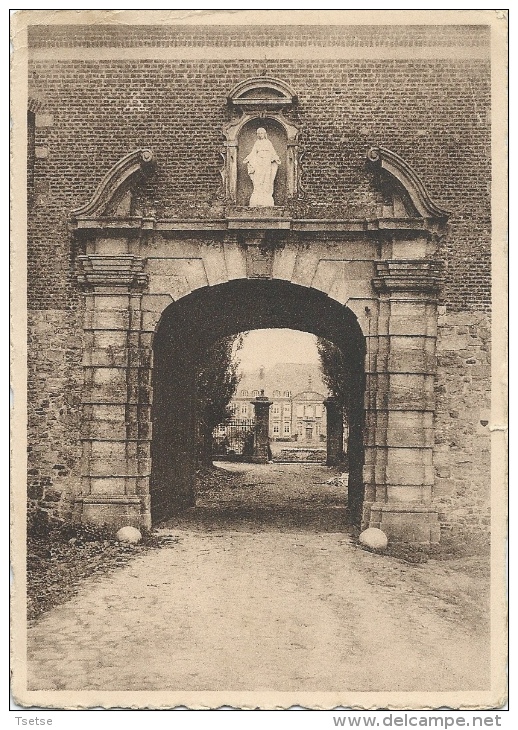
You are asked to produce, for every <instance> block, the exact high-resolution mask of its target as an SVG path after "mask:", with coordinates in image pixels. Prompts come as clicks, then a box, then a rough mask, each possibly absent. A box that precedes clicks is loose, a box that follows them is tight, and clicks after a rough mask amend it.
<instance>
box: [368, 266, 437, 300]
mask: <svg viewBox="0 0 518 730" xmlns="http://www.w3.org/2000/svg"><path fill="white" fill-rule="evenodd" d="M375 264H376V276H375V277H374V279H373V280H372V283H373V286H374V288H375V289H376V291H378V292H380V293H381V292H398V291H400V292H401V291H408V292H412V291H414V292H429V293H433V294H436V293H437V292H438V291H439V288H440V284H441V272H442V262H441V261H435V260H430V259H391V260H387V261H376V262H375Z"/></svg>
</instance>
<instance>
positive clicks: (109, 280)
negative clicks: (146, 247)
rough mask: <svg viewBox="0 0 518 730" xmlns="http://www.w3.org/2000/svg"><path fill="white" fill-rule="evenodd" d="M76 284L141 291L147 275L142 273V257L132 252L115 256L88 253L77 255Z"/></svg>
mask: <svg viewBox="0 0 518 730" xmlns="http://www.w3.org/2000/svg"><path fill="white" fill-rule="evenodd" d="M77 263H78V266H79V269H80V271H79V273H78V276H77V282H78V284H79V285H80V286H81V287H82V288H84V289H86V290H89V289H90V290H92V289H96V288H97V287H101V288H109V289H117V290H120V289H124V290H126V291H127V290H129V291H142V290H143V289H144V288H145V287H146V286H147V283H148V275H147V274H146V273H144V259H142V258H141V257H140V256H133V255H132V254H119V255H117V256H99V255H97V254H89V255H87V256H78V257H77Z"/></svg>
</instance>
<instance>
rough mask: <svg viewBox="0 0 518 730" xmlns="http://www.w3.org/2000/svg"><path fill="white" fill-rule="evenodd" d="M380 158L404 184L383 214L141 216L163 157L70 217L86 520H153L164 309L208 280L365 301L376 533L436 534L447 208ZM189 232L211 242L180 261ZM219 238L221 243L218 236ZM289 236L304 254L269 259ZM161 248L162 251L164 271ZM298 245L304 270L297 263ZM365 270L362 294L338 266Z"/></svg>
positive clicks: (424, 539) (127, 170)
mask: <svg viewBox="0 0 518 730" xmlns="http://www.w3.org/2000/svg"><path fill="white" fill-rule="evenodd" d="M367 157H368V160H369V162H370V164H372V165H375V166H376V167H377V168H378V169H379V172H380V177H384V178H386V179H388V180H389V181H393V183H394V186H393V189H394V199H393V204H392V206H390V205H389V206H387V207H386V208H384V210H383V212H382V214H381V215H380V217H379V218H376V219H371V220H361V221H359V220H339V221H337V220H333V221H327V220H320V221H314V220H311V221H309V220H301V219H297V220H295V219H293V220H292V219H290V218H287V217H285V216H284V215H280V216H279V215H276V216H273V215H265V212H262V213H259V214H254V213H253V211H244V212H243V211H242V212H241V214H240V215H239V216H236V215H229V216H228V217H227V218H225V219H218V220H179V219H175V220H174V221H171V220H168V221H165V220H156V219H153V218H143V217H131V216H129V215H128V211H129V210H131V205H130V204H129V202H130V200H129V198H130V197H131V195H132V190H133V189H134V187H135V185H137V184H138V181H139V178H141V177H142V176H144V175H145V174H146V171H147V170H148V169H149V168H150V166H151V165H152V164H153V155H152V153H151V152H150V151H149V150H136V151H135V152H132V153H130V154H129V155H127V156H126V157H125V158H123V159H122V160H121V161H119V163H117V165H116V166H114V168H112V170H111V171H110V172H109V173H108V174H107V175H106V177H105V178H104V179H103V181H102V182H101V184H100V186H99V188H98V189H97V191H96V192H95V193H94V195H93V197H92V199H91V200H90V201H89V203H88V204H86V205H85V206H83V207H82V208H80V209H77V210H76V211H74V212H73V213H72V215H71V219H70V225H71V230H72V232H73V235H74V236H75V237H76V240H77V241H78V242H80V244H81V249H82V251H83V253H82V254H81V255H80V256H78V257H77V262H76V263H77V269H78V285H79V286H80V287H81V288H82V290H83V291H84V296H85V299H86V315H85V322H84V330H85V351H84V360H83V362H84V372H85V376H84V383H85V388H84V394H83V418H82V427H83V476H82V493H81V495H80V496H79V497H78V498H77V500H76V504H75V514H76V519H77V520H81V521H86V522H92V523H97V524H102V523H108V524H112V525H114V526H121V525H125V524H131V525H135V526H141V527H149V526H150V524H151V511H150V494H149V479H150V472H151V457H150V454H151V450H150V445H151V438H152V433H151V406H152V392H151V373H152V342H153V335H154V332H155V329H156V326H157V324H158V321H159V319H160V316H161V313H162V312H163V310H164V309H165V307H166V306H167V305H168V304H169V303H170V302H172V301H174V300H175V299H177V298H179V297H181V296H183V295H185V294H188V293H189V292H190V291H193V290H194V289H196V288H199V287H203V286H207V285H209V286H210V285H217V284H219V283H223V282H224V281H229V280H230V279H246V278H254V277H261V278H262V277H264V278H272V279H275V278H277V277H278V278H283V279H284V280H290V281H292V282H293V283H297V284H298V285H304V286H308V287H314V288H318V289H319V290H321V291H323V292H325V293H327V294H328V296H330V297H333V298H335V299H337V300H338V301H339V302H340V304H343V305H347V306H349V307H350V308H352V309H353V311H354V313H355V314H356V316H357V318H358V321H359V323H360V326H361V328H362V331H363V334H364V336H365V338H366V342H367V354H366V360H365V377H366V390H365V408H364V427H363V443H364V450H365V462H364V471H363V481H364V486H365V496H364V502H363V513H362V526H363V527H366V526H374V527H380V528H381V529H383V530H384V531H385V532H387V534H388V535H389V538H390V539H393V540H404V541H409V542H415V543H423V544H426V543H430V542H437V541H438V539H439V522H438V519H437V512H436V510H435V509H434V506H433V485H434V473H433V463H432V451H433V434H434V412H435V402H434V379H435V373H436V337H437V293H438V290H439V285H440V279H441V263H440V261H438V260H437V259H436V257H435V256H436V251H437V248H438V240H439V236H440V235H441V231H442V229H443V227H444V225H445V223H446V219H447V214H446V213H445V211H442V210H441V209H439V208H438V207H437V206H436V205H435V204H434V203H432V201H430V199H429V197H428V195H427V193H426V189H425V188H424V185H423V184H422V182H421V181H420V180H419V178H418V177H417V175H415V173H414V172H413V170H411V168H409V166H408V165H407V164H406V163H405V162H404V161H402V160H401V158H399V157H398V156H397V155H395V154H394V153H393V152H391V151H389V150H386V149H384V148H382V147H376V148H371V149H370V150H369V152H368V156H367ZM186 232H189V234H190V236H192V238H193V239H196V238H197V237H198V238H199V241H200V243H199V247H198V249H197V250H198V251H199V254H197V257H196V256H194V257H193V255H191V256H190V258H189V259H182V255H183V254H182V253H181V248H180V244H179V243H178V244H177V243H176V239H175V236H176V235H178V234H181V236H185V234H186ZM214 232H217V237H218V239H217V240H219V241H223V244H217V245H215V244H214V240H215V239H214ZM308 233H311V234H312V235H314V237H315V243H314V245H313V244H311V245H304V246H303V247H299V249H297V243H296V242H297V237H298V236H299V235H300V234H302V235H305V240H306V241H307V240H308V238H307V234H308ZM280 235H281V236H288V237H291V238H289V239H286V240H291V241H295V243H294V244H293V246H292V248H291V249H290V245H292V244H289V243H288V244H286V245H285V246H284V247H282V246H281V247H276V246H275V245H272V246H270V247H267V253H266V254H264V255H265V256H266V259H265V260H264V261H263V260H262V259H261V258H260V257H259V258H258V246H259V247H260V245H261V241H263V240H264V238H265V237H266V238H267V239H269V238H271V240H273V241H275V240H276V238H277V237H279V236H280ZM333 236H335V238H336V236H346V238H347V236H354V238H355V240H356V241H357V243H355V244H354V246H355V247H356V248H355V249H354V250H358V246H364V251H363V249H362V251H361V252H360V253H358V254H352V253H347V251H346V249H347V247H348V245H349V244H346V243H344V247H343V248H344V250H343V254H342V257H343V258H342V259H337V255H336V247H335V248H333V249H332V250H331V248H329V247H328V244H327V243H326V241H327V240H328V239H329V238H332V237H333ZM346 238H344V241H345V240H346ZM178 240H180V239H178ZM236 240H238V241H239V243H237V244H235V243H232V241H234V242H235V241H236ZM161 241H163V242H164V243H163V245H162V244H161V243H160V242H161ZM204 241H205V242H206V243H204ZM225 241H226V243H225ZM151 242H153V246H154V247H155V249H156V248H157V247H160V246H162V248H161V249H160V251H161V252H162V253H160V256H158V257H156V256H155V258H154V263H153V267H152V266H151V258H152V257H151V258H150V255H149V247H150V245H151ZM225 246H226V248H225ZM218 247H219V248H218ZM250 247H251V250H248V249H249V248H250ZM326 247H327V248H326ZM349 248H351V251H352V249H353V247H352V246H349ZM328 249H329V250H328ZM222 250H224V251H225V254H224V255H223V254H222V253H221V251H222ZM293 251H295V253H294V254H293V255H294V256H295V257H297V256H298V258H297V262H298V263H297V266H294V264H293V263H292V264H290V263H289V262H290V260H292V259H290V257H292V252H293ZM296 251H298V253H297V252H296ZM367 252H370V253H369V254H368V255H369V256H370V257H371V258H372V260H371V261H365V257H366V256H367ZM262 255H263V254H261V256H262ZM355 257H356V259H357V260H356V261H355V260H354V259H355ZM292 258H293V257H292ZM294 260H295V259H293V261H294ZM290 266H291V268H290ZM359 266H361V267H363V268H361V270H362V271H364V272H365V275H364V278H363V279H362V280H358V281H356V282H355V286H357V287H358V289H357V291H358V292H359V294H358V296H356V297H354V296H352V297H351V296H348V295H346V294H344V293H343V287H342V288H341V284H340V280H339V276H338V274H337V272H338V271H339V270H340V271H346V272H347V271H348V267H353V268H354V267H356V268H357V269H358V267H359ZM171 267H173V268H171ZM174 267H176V268H174ZM172 270H174V271H175V272H177V273H174V274H171V271H172ZM290 271H291V273H289V272H290ZM196 272H198V273H196ZM308 272H309V273H308ZM310 272H313V273H310ZM319 272H320V273H319ZM356 278H358V277H356ZM150 302H152V304H150Z"/></svg>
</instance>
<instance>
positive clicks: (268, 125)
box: [236, 117, 288, 206]
mask: <svg viewBox="0 0 518 730" xmlns="http://www.w3.org/2000/svg"><path fill="white" fill-rule="evenodd" d="M260 127H262V128H263V129H265V130H266V133H267V135H268V139H269V140H270V142H271V143H272V144H273V146H274V148H275V151H276V152H277V154H278V155H279V158H280V160H281V164H280V165H279V169H278V170H277V175H276V176H275V184H274V188H273V200H274V202H275V205H276V206H277V205H284V204H285V203H286V199H287V159H288V144H287V142H288V139H287V134H286V130H285V129H284V127H283V126H282V124H280V123H279V122H278V121H277V120H276V119H270V118H268V117H266V118H261V117H255V118H253V119H250V120H249V121H248V122H246V123H245V124H244V126H243V127H242V128H241V132H240V134H239V139H238V147H237V186H236V203H237V204H238V205H240V206H248V204H249V200H250V196H251V195H252V192H253V185H252V181H251V179H250V176H249V174H248V171H247V165H246V164H245V162H244V160H245V158H246V157H247V156H248V155H249V154H250V152H251V150H252V147H253V145H254V143H255V141H256V139H257V130H258V129H259V128H260Z"/></svg>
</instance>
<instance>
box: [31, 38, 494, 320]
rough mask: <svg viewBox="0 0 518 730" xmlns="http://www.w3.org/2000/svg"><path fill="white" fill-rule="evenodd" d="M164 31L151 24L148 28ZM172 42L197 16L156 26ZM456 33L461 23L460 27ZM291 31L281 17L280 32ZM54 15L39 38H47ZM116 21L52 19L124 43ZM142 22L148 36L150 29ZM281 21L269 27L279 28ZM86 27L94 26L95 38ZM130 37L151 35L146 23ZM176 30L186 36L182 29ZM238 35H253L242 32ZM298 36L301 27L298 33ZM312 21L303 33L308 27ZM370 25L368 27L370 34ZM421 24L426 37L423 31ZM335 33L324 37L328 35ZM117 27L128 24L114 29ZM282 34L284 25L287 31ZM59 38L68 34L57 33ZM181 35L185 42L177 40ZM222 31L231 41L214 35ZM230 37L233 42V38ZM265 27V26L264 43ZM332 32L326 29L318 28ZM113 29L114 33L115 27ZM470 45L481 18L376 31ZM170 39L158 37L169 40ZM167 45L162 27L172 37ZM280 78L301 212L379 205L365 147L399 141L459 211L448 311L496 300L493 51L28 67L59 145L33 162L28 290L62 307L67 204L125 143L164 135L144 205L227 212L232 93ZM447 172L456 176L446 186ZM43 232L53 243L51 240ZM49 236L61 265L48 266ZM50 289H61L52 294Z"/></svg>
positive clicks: (371, 211)
mask: <svg viewBox="0 0 518 730" xmlns="http://www.w3.org/2000/svg"><path fill="white" fill-rule="evenodd" d="M152 30H153V29H149V33H151V31H152ZM155 30H156V33H157V34H159V35H160V34H162V35H164V34H165V35H166V36H167V34H169V35H168V40H167V42H168V43H173V42H175V43H177V44H180V45H185V46H192V45H193V44H194V43H195V38H194V36H196V34H197V33H198V35H199V34H200V33H201V31H200V30H199V29H192V28H190V29H188V32H187V31H184V30H182V31H181V32H180V31H179V30H178V29H170V28H169V29H163V28H158V29H155ZM219 31H220V36H219V35H218V34H217V33H216V35H211V33H212V31H211V33H207V32H206V33H205V35H203V34H202V35H199V40H200V42H201V39H203V38H205V39H206V38H207V37H210V38H212V41H213V42H214V43H216V42H217V43H218V44H220V45H224V44H225V43H227V44H230V45H232V44H234V45H235V44H236V43H237V41H238V40H239V38H241V42H245V40H246V34H247V31H246V29H245V30H243V29H240V30H239V33H238V35H236V33H237V31H236V29H234V30H233V35H232V34H230V33H229V32H226V31H225V29H219ZM313 31H314V29H312V28H309V29H300V28H299V29H297V31H296V32H295V30H294V29H293V28H291V29H289V33H288V36H286V38H285V40H286V42H291V41H290V38H291V36H293V37H297V38H298V42H299V43H303V42H305V43H307V44H310V43H317V41H318V42H322V39H323V37H324V36H323V35H322V29H319V32H318V33H316V31H315V33H316V35H315V33H314V32H313ZM454 31H455V33H457V36H455V35H452V34H453V33H454ZM286 32H287V30H286V29H283V30H282V34H285V33H286ZM48 33H49V30H48V28H47V29H46V28H41V27H38V28H36V29H33V30H31V35H32V36H35V40H37V42H38V43H39V44H43V45H46V46H48V45H49V44H50V43H51V39H49V38H46V39H45V38H44V37H43V36H45V34H47V35H48ZM121 33H122V31H121V30H120V29H116V28H104V29H102V28H101V29H98V28H92V29H90V30H88V33H87V31H86V30H84V29H83V27H80V28H79V29H76V30H75V31H74V35H73V36H70V33H67V32H66V28H65V29H63V28H61V27H59V26H55V27H53V28H52V35H53V36H54V35H56V40H55V44H56V45H59V44H60V43H65V41H66V44H68V45H70V43H71V42H72V41H71V38H73V39H74V40H73V42H74V44H81V43H85V44H89V46H90V47H91V46H95V45H98V46H100V45H102V44H104V43H108V40H109V39H110V38H111V40H110V43H111V44H112V45H117V44H118V43H121V42H122V40H121V35H120V34H121ZM138 33H141V29H139V31H138ZM279 33H280V31H276V30H275V29H268V35H269V37H270V36H271V38H274V37H276V34H277V37H280V36H279ZM88 34H93V35H92V37H91V38H90V39H88V38H89V37H90V36H89V35H88ZM134 34H135V35H134V37H133V39H130V40H127V41H126V42H127V44H128V45H130V46H131V45H133V46H134V45H135V44H136V42H137V40H138V39H139V38H140V40H142V41H143V42H144V41H145V40H146V38H147V40H148V41H149V42H151V39H150V38H148V37H147V36H146V33H145V32H142V37H141V36H139V35H137V31H134ZM175 34H176V36H175ZM239 34H240V35H239ZM297 34H298V35H297ZM301 34H302V35H301ZM358 34H359V35H358ZM412 34H414V35H412ZM324 35H325V34H324ZM115 36H117V37H118V40H117V38H115ZM282 37H285V36H284V35H283V36H282ZM60 38H61V40H60ZM175 38H176V40H175ZM218 38H219V40H217V39H218ZM225 38H226V40H225ZM260 38H261V34H259V35H258V36H257V35H254V39H255V40H254V43H256V44H257V43H259V41H260ZM319 38H320V41H319V40H318V39H319ZM330 38H331V40H330V41H329V42H331V41H333V39H334V41H333V42H335V41H336V42H337V43H338V42H339V41H340V42H341V43H346V42H347V43H356V40H355V38H357V42H358V43H360V42H361V43H362V44H366V43H367V41H368V39H369V34H368V31H367V30H366V28H364V27H363V28H362V27H357V28H356V29H354V30H351V29H346V30H344V29H340V32H338V31H337V30H332V32H331V35H330ZM103 39H104V40H103ZM423 39H425V40H427V42H428V43H430V44H431V45H434V44H435V45H440V44H441V43H446V42H448V43H450V44H451V43H452V42H454V41H455V40H457V41H458V42H459V43H462V44H463V45H464V46H466V45H468V46H469V44H473V43H475V42H476V43H479V44H481V43H485V42H486V40H487V35H486V32H485V29H484V28H481V29H478V30H476V29H474V28H472V27H468V28H457V29H452V28H443V29H440V32H439V30H437V29H436V28H430V29H428V30H427V31H426V33H425V30H424V29H423V28H417V29H416V30H415V31H412V30H411V29H410V28H397V27H395V28H393V29H391V28H388V29H384V30H383V32H382V33H381V32H379V33H378V32H376V33H375V34H374V35H373V34H372V29H371V35H370V42H371V43H372V44H373V45H375V46H379V45H380V44H383V43H386V44H388V43H389V44H392V45H394V44H396V42H397V43H399V44H401V45H405V44H407V45H408V44H410V43H411V42H413V43H415V44H417V45H419V44H422V43H423V42H424V41H423ZM156 42H157V43H158V42H159V41H158V40H157V41H156ZM163 42H164V43H165V42H166V41H165V40H164V41H163ZM264 70H267V72H268V74H270V75H273V76H276V77H279V78H282V79H283V80H285V81H287V82H288V83H289V84H291V86H292V87H293V88H294V89H295V90H296V92H297V93H298V96H299V103H298V106H297V109H296V111H295V112H294V113H293V114H292V118H293V119H294V121H296V122H297V123H299V124H300V125H301V135H300V145H301V150H303V151H304V152H305V155H304V160H303V166H302V169H303V176H302V184H303V186H304V190H305V198H304V199H303V200H302V201H299V202H298V203H297V204H296V205H295V206H292V207H293V209H292V211H291V212H292V214H293V215H295V216H298V217H311V218H325V217H330V218H334V217H368V216H374V215H376V212H377V205H378V203H379V202H380V199H379V194H378V193H377V191H376V186H375V184H374V179H373V174H372V173H371V172H369V171H368V170H367V169H366V166H365V151H366V148H367V146H368V145H370V144H372V143H375V144H376V143H377V144H383V145H384V146H386V147H389V148H390V149H393V150H394V151H396V152H397V153H398V154H400V155H401V156H403V157H404V158H405V159H406V160H408V162H409V163H410V164H412V165H413V166H414V167H415V169H416V170H417V172H418V173H419V174H420V175H421V176H422V178H423V180H424V181H425V182H426V184H427V186H428V189H429V191H430V193H431V195H432V198H435V199H436V200H437V201H438V203H439V204H440V205H441V206H443V207H444V208H446V209H448V210H450V211H451V212H452V216H451V222H450V234H449V236H448V237H447V238H446V239H445V242H444V250H443V251H442V252H441V253H442V255H443V256H444V257H445V258H447V273H446V289H445V292H444V303H445V304H447V306H448V307H449V309H452V310H457V311H459V310H462V309H463V308H464V307H465V306H469V307H470V308H476V309H487V308H488V307H489V302H490V296H489V268H488V265H487V264H488V260H489V215H490V212H489V205H490V190H489V180H490V137H489V121H490V120H489V116H488V111H487V110H488V108H489V94H490V87H489V80H490V76H489V71H490V69H489V63H488V62H487V61H484V60H476V59H465V60H453V59H440V60H430V59H427V60H421V61H420V60H333V61H330V60H329V61H320V60H307V61H304V60H300V59H297V60H268V61H267V62H265V61H263V60H261V61H259V60H257V61H256V60H228V59H227V60H224V61H216V60H214V61H199V60H198V61H197V60H185V61H180V60H178V61H163V60H127V61H124V60H111V61H110V60H106V61H102V62H98V61H81V60H69V61H64V60H60V61H59V62H56V61H46V60H41V59H40V60H35V61H33V62H32V63H31V64H30V86H31V93H32V95H34V96H35V97H37V98H39V99H41V100H42V103H43V106H44V109H45V111H46V112H47V113H48V114H51V115H52V118H53V126H50V127H47V128H44V129H42V128H38V129H37V130H36V134H37V139H36V144H37V147H39V148H41V149H42V150H44V153H45V154H46V155H47V156H46V157H45V158H44V159H37V160H36V177H35V186H36V188H37V190H36V199H37V201H38V200H39V204H37V205H36V206H35V209H34V210H33V213H32V217H33V223H34V231H33V244H32V246H31V261H30V265H31V267H32V268H31V271H35V270H37V271H38V272H39V271H41V270H43V271H44V277H43V278H44V279H45V281H48V280H52V284H53V285H52V287H51V288H50V289H49V287H47V286H46V285H45V283H44V281H43V279H40V283H39V284H38V282H37V281H35V282H34V285H33V286H32V287H31V289H32V295H33V299H32V300H31V303H32V302H34V303H35V306H52V304H51V302H47V301H46V300H47V299H48V297H49V296H52V297H53V301H54V303H55V302H56V301H57V299H58V298H59V297H60V296H61V301H62V305H63V306H65V305H66V303H67V302H69V301H70V291H65V289H64V288H63V287H64V282H65V280H66V276H63V273H64V272H66V271H67V270H68V264H69V261H68V259H69V250H70V246H69V240H68V237H67V235H66V228H65V223H64V220H65V218H66V213H67V212H68V211H69V210H70V209H71V208H74V207H75V206H77V205H79V204H81V203H83V202H85V201H86V200H87V199H88V197H89V196H90V194H91V192H92V191H93V190H94V189H95V186H96V185H97V183H98V182H99V180H100V179H101V178H102V176H103V175H104V174H105V172H106V171H107V170H108V169H109V168H110V166H111V165H112V164H113V163H114V162H116V161H117V160H118V159H119V158H120V157H122V156H123V155H124V154H125V153H127V152H128V151H130V150H132V149H135V148H137V147H142V146H146V147H151V148H152V149H153V151H154V152H155V154H156V158H157V170H156V174H155V176H154V177H153V178H152V179H151V180H150V181H149V183H148V185H147V188H146V190H145V191H144V193H143V196H142V200H141V201H140V207H141V209H142V210H144V211H145V212H152V211H156V213H157V214H158V215H163V216H180V217H181V216H188V217H198V216H205V217H214V216H215V215H218V213H220V212H221V210H220V208H219V207H218V206H220V204H221V202H222V201H221V195H222V189H221V178H220V175H219V168H220V167H221V158H220V155H219V152H220V150H221V149H222V142H223V137H222V133H221V129H222V126H223V124H224V123H225V122H226V121H227V120H228V119H229V110H228V107H227V105H226V97H227V94H228V92H229V91H230V89H231V88H232V87H233V86H234V85H235V84H236V83H237V82H238V81H240V80H243V79H244V78H247V77H249V76H254V75H258V74H261V73H262V72H263V71H264ZM445 181H447V184H445ZM39 245H40V246H41V247H42V248H43V250H42V251H40V250H39ZM49 246H50V247H52V248H53V251H52V257H51V258H52V265H51V266H49V264H48V251H49ZM50 292H52V294H50Z"/></svg>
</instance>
